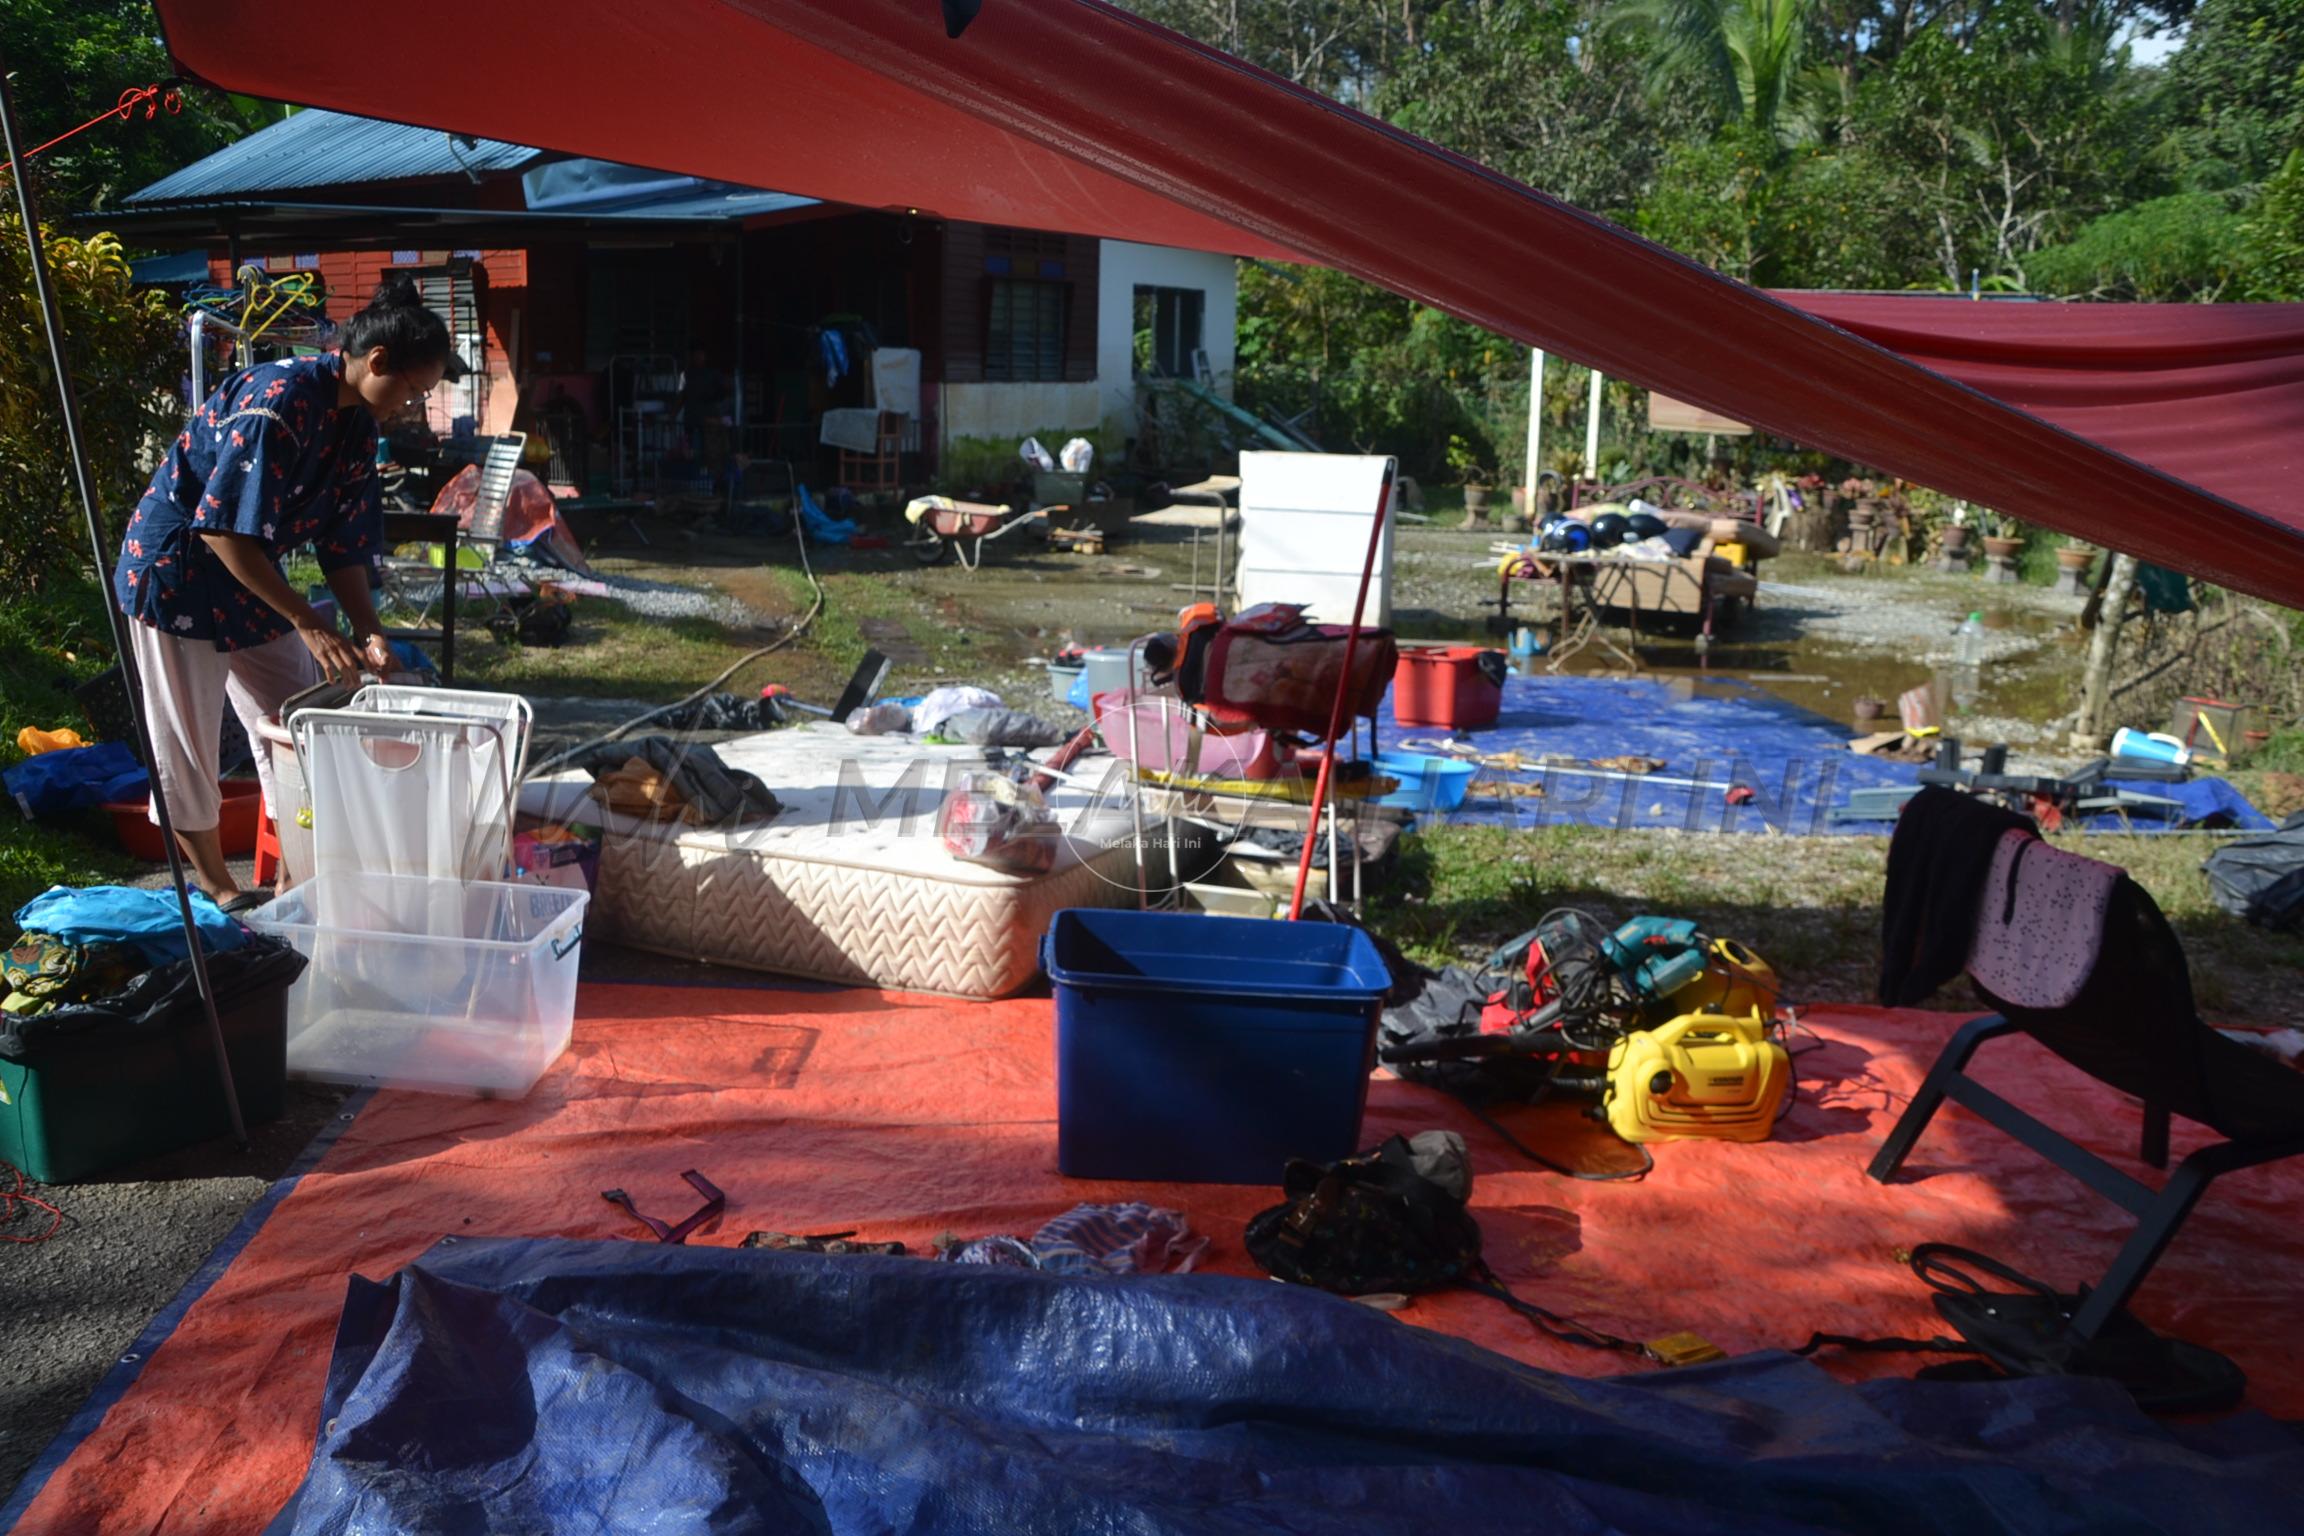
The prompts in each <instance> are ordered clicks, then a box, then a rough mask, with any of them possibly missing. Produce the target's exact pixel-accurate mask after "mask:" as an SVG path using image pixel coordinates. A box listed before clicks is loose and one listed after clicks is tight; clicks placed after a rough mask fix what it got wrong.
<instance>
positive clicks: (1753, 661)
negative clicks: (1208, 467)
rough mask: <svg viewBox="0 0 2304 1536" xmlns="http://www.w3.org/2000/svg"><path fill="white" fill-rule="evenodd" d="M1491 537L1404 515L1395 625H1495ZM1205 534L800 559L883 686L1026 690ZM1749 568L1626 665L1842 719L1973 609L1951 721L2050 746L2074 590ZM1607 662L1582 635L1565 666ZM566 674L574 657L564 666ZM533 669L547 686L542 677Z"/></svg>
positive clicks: (788, 571)
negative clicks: (1739, 595)
mask: <svg viewBox="0 0 2304 1536" xmlns="http://www.w3.org/2000/svg"><path fill="white" fill-rule="evenodd" d="M1497 537H1498V536H1497V535H1495V534H1493V533H1485V532H1464V531H1459V530H1455V529H1433V528H1416V527H1409V528H1404V529H1402V530H1401V532H1400V534H1399V536H1398V542H1397V546H1396V550H1395V566H1394V598H1393V617H1392V623H1393V628H1394V629H1395V630H1396V631H1397V632H1398V633H1399V634H1400V636H1401V638H1403V639H1404V640H1439V639H1455V640H1473V639H1477V640H1484V641H1489V642H1498V641H1500V639H1501V633H1502V632H1501V631H1500V630H1499V629H1498V628H1497V627H1496V625H1495V624H1494V621H1493V613H1494V603H1495V598H1496V585H1497V584H1496V580H1495V577H1494V575H1493V570H1494V565H1495V556H1494V555H1493V554H1491V553H1490V544H1491V543H1492V542H1493V541H1494V540H1495V539H1496V538H1497ZM1212 540H1213V535H1212V534H1210V535H1205V536H1203V537H1201V539H1200V540H1199V542H1198V547H1197V548H1196V547H1195V541H1194V536H1193V535H1192V534H1191V533H1190V532H1189V531H1187V530H1181V529H1145V530H1140V531H1138V532H1136V533H1134V534H1133V535H1132V536H1131V537H1130V539H1129V540H1128V541H1127V542H1126V543H1124V544H1117V545H1115V546H1114V547H1113V548H1112V550H1111V552H1110V553H1108V554H1105V555H1101V556H1095V555H1077V554H1071V553H1067V552H1062V551H1058V550H1055V549H1052V548H1049V547H1047V546H1045V545H1041V544H1038V543H1036V542H1027V540H1026V538H1024V537H1019V538H1018V539H1017V540H1014V541H1010V542H1007V543H1004V544H996V545H993V546H990V547H989V548H988V550H987V552H986V555H985V558H984V563H983V565H982V566H981V568H979V569H977V570H974V571H968V570H964V569H962V568H961V567H959V566H958V565H955V564H946V565H941V566H936V567H930V568H925V569H923V568H920V567H918V566H917V565H915V564H914V563H913V562H912V560H911V559H910V557H909V556H908V554H907V553H906V552H905V551H904V550H903V549H902V548H901V547H891V548H888V549H884V550H862V551H847V550H836V549H820V550H818V551H816V552H815V556H814V564H815V567H816V569H817V570H818V572H819V573H820V574H821V575H822V576H823V577H824V579H825V581H826V583H827V585H828V587H829V588H830V590H831V593H832V596H833V609H834V613H833V615H832V617H833V620H834V627H836V628H841V629H845V628H847V627H849V626H853V627H854V628H855V629H856V630H857V632H858V633H860V635H861V638H862V641H863V643H867V644H870V645H872V646H873V647H875V648H876V649H879V650H880V651H882V652H884V653H885V654H887V655H889V656H890V657H891V658H892V659H893V660H894V661H895V663H896V668H895V672H894V674H893V675H892V677H891V680H890V681H891V685H892V686H893V687H896V688H898V689H899V690H902V691H916V690H917V689H918V688H920V687H923V686H928V685H932V684H934V683H937V682H958V681H967V682H978V683H984V684H986V685H988V686H993V687H996V688H997V687H1001V686H1002V685H1006V687H1007V688H1009V689H1014V690H1016V693H1017V697H1019V698H1026V697H1030V696H1032V688H1031V683H1032V681H1033V680H1034V679H1036V678H1037V676H1038V674H1037V672H1036V671H1035V670H1034V664H1036V663H1037V662H1039V661H1040V660H1042V659H1044V658H1045V657H1047V656H1048V655H1050V654H1051V653H1053V652H1054V651H1056V650H1059V649H1061V648H1062V647H1063V646H1065V645H1066V644H1073V643H1077V644H1081V645H1103V644H1112V643H1117V642H1122V641H1125V640H1128V639H1130V638H1132V637H1134V636H1137V635H1141V634H1146V633H1149V632H1152V631H1154V630H1158V629H1161V628H1164V627H1169V625H1170V621H1172V620H1173V618H1174V615H1175V613H1176V610H1177V609H1178V608H1179V607H1181V606H1183V605H1184V604H1185V603H1187V602H1189V601H1191V600H1192V597H1193V594H1194V590H1195V574H1196V569H1197V575H1198V579H1199V583H1200V591H1201V594H1202V595H1203V596H1205V595H1206V589H1207V587H1208V586H1210V585H1212V584H1213V580H1214V575H1215V562H1216V556H1215V550H1214V546H1213V542H1212ZM763 554H765V556H766V559H765V561H763V560H762V558H761V557H762V555H763ZM598 563H599V564H600V566H601V567H602V569H603V570H605V571H609V572H612V573H614V574H615V575H617V576H618V577H620V578H637V579H642V580H650V581H657V582H666V583H673V582H681V581H687V582H691V583H693V582H696V581H697V580H698V579H699V578H701V579H702V580H704V581H706V582H709V583H710V584H711V585H712V586H713V587H714V588H716V589H718V590H719V591H720V592H722V593H725V594H727V595H728V596H730V597H732V598H735V599H737V600H739V601H740V602H741V603H742V604H743V605H744V607H745V608H746V609H747V610H748V611H749V612H751V613H752V614H753V615H755V616H756V620H755V623H756V627H757V628H759V629H760V630H762V631H763V632H765V631H767V630H771V629H772V628H773V626H774V625H775V624H776V623H778V622H780V621H788V620H789V619H790V618H791V616H792V615H793V614H794V613H795V612H796V611H797V610H798V608H799V607H800V606H802V603H801V601H800V600H801V599H804V598H805V596H806V594H807V587H806V584H805V581H804V580H803V579H801V577H800V575H799V572H798V570H797V569H796V562H795V561H794V559H793V555H792V551H791V548H790V546H789V544H788V543H787V542H784V541H772V542H768V543H766V544H765V545H763V544H761V543H760V542H757V541H742V542H740V541H736V540H729V539H722V538H717V537H705V538H694V539H684V538H681V537H680V536H678V535H677V534H660V535H659V536H658V544H657V546H656V547H655V548H652V549H648V550H640V549H630V550H615V551H607V552H602V553H601V554H600V555H599V556H598ZM1763 578H1764V584H1763V588H1762V592H1761V598H1760V601H1759V603H1758V604H1757V605H1756V606H1755V607H1754V608H1753V609H1752V610H1751V611H1750V612H1749V613H1748V614H1747V615H1746V616H1745V617H1744V619H1743V620H1742V622H1741V623H1739V624H1738V625H1736V626H1735V627H1734V628H1733V629H1730V630H1726V631H1723V632H1722V633H1721V634H1720V635H1719V636H1718V637H1717V638H1716V641H1715V643H1714V644H1713V645H1712V647H1711V649H1710V652H1709V654H1708V655H1700V654H1699V652H1698V649H1697V647H1696V645H1695V644H1694V641H1693V636H1692V634H1691V633H1690V632H1689V631H1688V629H1687V628H1686V627H1685V626H1682V627H1680V628H1678V629H1673V628H1665V629H1663V630H1660V631H1657V632H1653V633H1648V634H1645V635H1643V636H1642V637H1641V639H1640V640H1639V642H1638V643H1637V644H1636V646H1635V647H1634V649H1635V650H1636V651H1637V654H1638V655H1639V658H1640V661H1641V663H1642V665H1643V666H1644V667H1645V668H1647V669H1648V670H1651V671H1653V672H1656V673H1659V674H1663V675H1674V674H1693V675H1700V676H1710V677H1717V678H1724V679H1742V680H1747V681H1750V682H1752V683H1754V684H1756V685H1758V686H1760V687H1762V688H1765V689H1767V690H1768V691H1770V692H1772V693H1776V694H1780V695H1782V696H1783V697H1785V698H1787V699H1789V700H1791V701H1792V702H1794V703H1796V704H1799V705H1801V706H1803V707H1805V708H1809V709H1813V710H1815V711H1817V712H1818V713H1820V714H1824V715H1828V716H1831V717H1833V718H1835V719H1851V718H1852V717H1853V713H1854V709H1855V705H1856V703H1857V701H1858V700H1859V699H1865V698H1871V699H1878V700H1882V701H1885V702H1889V703H1891V704H1892V703H1893V701H1894V699H1895V698H1896V696H1897V695H1898V694H1900V693H1902V692H1903V691H1904V690H1906V689H1908V688H1911V687H1914V686H1916V685H1919V684H1923V683H1926V682H1928V681H1929V679H1930V676H1931V673H1932V672H1933V671H1935V670H1936V669H1937V668H1939V667H1942V666H1944V665H1946V664H1948V663H1949V662H1950V660H1951V654H1952V634H1953V631H1954V629H1955V628H1957V627H1958V625H1959V623H1960V621H1961V620H1962V619H1963V618H1965V617H1966V616H1967V615H1968V613H1970V612H1971V611H1980V612H1981V613H1982V614H1983V615H1984V624H1985V627H1986V630H1987V632H1988V642H1987V648H1986V650H1987V660H1986V665H1985V667H1984V669H1983V689H1982V694H1981V697H1980V700H1979V706H1978V708H1977V710H1976V711H1975V712H1974V715H1973V717H1972V718H1968V719H1964V720H1962V721H1960V722H1958V724H1959V727H1960V728H1961V729H1962V731H1963V732H1964V734H1965V735H1966V736H1967V737H1968V739H1970V740H1971V741H2007V742H2009V743H2010V744H2011V745H2013V746H2016V747H2018V748H2019V749H2027V748H2028V749H2031V750H2032V751H2034V752H2038V753H2043V754H2045V755H2046V756H2047V757H2048V758H2051V759H2054V758H2056V756H2057V754H2056V752H2055V750H2054V748H2055V746H2056V736H2055V733H2053V732H2052V731H2051V730H2050V723H2051V722H2052V721H2053V720H2054V718H2055V717H2056V716H2058V715H2060V714H2062V713H2064V712H2065V711H2066V710H2068V709H2069V708H2070V707H2071V704H2072V697H2071V695H2072V694H2073V692H2074V690H2075V688H2076V679H2077V676H2078V671H2079V665H2080V653H2081V646H2082V641H2081V638H2080V635H2079V632H2078V629H2077V625H2076V620H2077V618H2078V615H2079V610H2080V602H2079V599H2077V598H2070V597H2058V596H2056V595H2054V594H2052V593H2050V592H2049V591H2047V590H2046V589H2044V588H2039V587H2028V586H2003V587H1988V586H1985V585H1984V584H1983V583H1981V582H1979V581H1977V580H1975V579H1973V578H1971V577H1962V576H1946V575H1940V574H1936V573H1933V572H1917V571H1906V570H1895V571H1887V572H1883V573H1881V574H1877V575H1856V576H1852V575H1847V574H1844V573H1843V572H1842V571H1841V570H1840V569H1839V567H1838V564H1837V562H1835V561H1830V560H1826V559H1823V558H1821V557H1806V556H1788V557H1785V558H1784V559H1781V560H1778V561H1775V562H1771V563H1770V564H1769V565H1767V566H1766V567H1764V569H1763ZM1532 599H1533V600H1535V601H1537V602H1539V603H1540V602H1541V594H1540V593H1539V592H1538V591H1537V590H1536V589H1535V588H1533V587H1531V586H1529V585H1527V584H1521V585H1520V586H1518V587H1517V588H1516V590H1515V595H1514V605H1515V606H1514V622H1515V623H1516V624H1517V623H1522V622H1532V623H1533V624H1534V626H1535V627H1536V628H1537V629H1538V630H1539V631H1544V630H1546V629H1547V628H1548V626H1547V625H1546V623H1545V618H1546V617H1547V615H1546V614H1545V612H1544V611H1543V610H1542V609H1541V607H1537V608H1534V609H1531V608H1530V607H1529V606H1528V605H1529V604H1530V602H1531V600H1532ZM842 610H846V612H845V613H843V612H842ZM1539 665H1540V664H1539ZM1616 665H1617V664H1616V663H1615V662H1614V661H1613V659H1612V658H1609V657H1607V656H1606V655H1605V654H1604V653H1602V652H1601V651H1599V649H1598V648H1597V647H1594V648H1591V649H1589V650H1587V652H1586V653H1585V654H1584V655H1582V656H1580V657H1578V658H1576V659H1575V660H1574V661H1572V662H1571V663H1570V664H1569V666H1568V668H1567V669H1568V670H1570V671H1583V670H1605V669H1609V668H1612V667H1615V666H1616ZM846 666H847V659H846V657H845V656H844V654H843V649H842V648H841V647H840V646H838V645H836V644H835V645H829V646H827V645H812V646H806V647H801V648H799V649H798V650H796V651H795V652H793V653H790V654H787V655H784V656H780V657H779V658H777V659H776V660H775V661H774V662H771V663H764V664H763V668H762V669H763V670H764V671H768V672H773V673H775V674H776V675H777V680H779V681H785V682H787V683H789V684H790V685H791V686H794V687H795V688H796V689H799V688H803V687H807V688H815V689H818V690H824V689H834V690H836V688H837V686H838V682H839V680H840V679H841V678H842V677H843V676H844V675H845V671H846ZM580 675H581V668H578V667H571V669H570V675H569V681H571V682H573V681H576V680H577V678H578V677H579V676H580ZM707 675H709V674H707ZM703 680H704V679H703V678H702V677H699V678H698V679H697V681H698V682H702V681H703ZM537 683H538V685H539V686H540V688H542V689H544V690H546V691H553V692H558V691H562V690H560V689H555V688H552V687H551V680H550V679H545V678H539V679H537Z"/></svg>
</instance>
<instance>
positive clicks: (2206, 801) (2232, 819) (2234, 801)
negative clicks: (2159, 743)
mask: <svg viewBox="0 0 2304 1536" xmlns="http://www.w3.org/2000/svg"><path fill="white" fill-rule="evenodd" d="M2104 782H2105V784H2106V785H2107V786H2108V787H2109V788H2112V789H2125V790H2128V791H2130V792H2131V793H2133V794H2139V795H2158V796H2159V797H2160V798H2161V799H2163V800H2173V801H2175V802H2176V803H2177V804H2178V805H2179V806H2180V807H2181V809H2180V810H2178V811H2176V812H2174V813H2173V814H2172V815H2170V816H2169V817H2167V818H2165V820H2166V822H2167V824H2168V825H2169V826H2171V827H2200V826H2218V827H2234V828H2237V829H2239V830H2240V831H2243V832H2268V831H2270V830H2271V829H2272V818H2271V817H2269V816H2267V815H2265V814H2264V813H2263V812H2262V811H2260V810H2258V809H2256V807H2255V806H2254V805H2252V804H2250V803H2249V800H2248V797H2247V796H2246V795H2244V794H2242V793H2240V791H2239V790H2237V789H2235V788H2233V787H2232V785H2231V784H2230V783H2228V782H2227V781H2225V780H2223V779H2187V780H2185V781H2184V782H2183V783H2181V784H2158V783H2154V782H2152V781H2150V780H2148V779H2107V780H2105V781H2104ZM2152 819H2153V818H2152V814H2151V812H2150V811H2148V810H2147V811H2130V812H2128V813H2127V814H2126V816H2125V818H2123V816H2122V814H2121V813H2119V812H2117V811H2104V812H2099V813H2097V814H2096V815H2093V816H2088V817H2084V818H2082V820H2081V823H2080V824H2081V825H2082V826H2084V827H2090V828H2094V829H2095V830H2097V831H2119V830H2120V829H2121V828H2122V826H2123V825H2124V824H2125V823H2134V824H2135V825H2136V827H2137V830H2139V831H2142V830H2145V829H2146V827H2147V826H2148V824H2149V823H2150V822H2151V820H2152Z"/></svg>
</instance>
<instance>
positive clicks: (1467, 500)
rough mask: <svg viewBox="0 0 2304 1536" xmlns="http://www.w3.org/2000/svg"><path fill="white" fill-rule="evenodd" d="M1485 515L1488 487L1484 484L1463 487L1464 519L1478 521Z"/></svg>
mask: <svg viewBox="0 0 2304 1536" xmlns="http://www.w3.org/2000/svg"><path fill="white" fill-rule="evenodd" d="M1487 515H1488V487H1486V486H1484V485H1467V486H1466V487H1464V516H1465V519H1466V521H1468V522H1478V521H1479V520H1480V519H1482V518H1484V517H1486V516H1487Z"/></svg>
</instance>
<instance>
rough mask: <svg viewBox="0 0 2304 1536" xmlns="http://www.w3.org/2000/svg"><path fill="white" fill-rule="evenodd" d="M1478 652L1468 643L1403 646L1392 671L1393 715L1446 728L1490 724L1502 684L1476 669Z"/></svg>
mask: <svg viewBox="0 0 2304 1536" xmlns="http://www.w3.org/2000/svg"><path fill="white" fill-rule="evenodd" d="M1482 654H1483V653H1482V650H1481V648H1480V647H1479V646H1473V645H1449V646H1436V647H1432V648H1429V649H1423V650H1404V651H1402V652H1401V653H1400V665H1399V666H1398V667H1397V668H1396V669H1395V670H1394V671H1393V673H1392V717H1393V718H1394V719H1395V720H1398V721H1399V722H1400V723H1401V724H1402V725H1427V726H1434V725H1436V726H1439V727H1441V728H1443V729H1445V730H1451V731H1469V730H1474V729H1477V728H1478V727H1480V726H1483V725H1494V724H1495V723H1496V712H1497V711H1498V710H1499V709H1501V708H1502V707H1503V704H1504V688H1503V685H1502V684H1500V683H1497V682H1494V681H1492V680H1491V679H1490V678H1489V676H1488V674H1487V673H1485V672H1483V671H1481V670H1480V665H1479V659H1480V656H1481V655H1482Z"/></svg>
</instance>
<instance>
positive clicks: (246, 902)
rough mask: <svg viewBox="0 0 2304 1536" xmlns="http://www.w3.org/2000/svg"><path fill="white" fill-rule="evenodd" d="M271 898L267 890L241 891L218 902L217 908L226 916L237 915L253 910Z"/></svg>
mask: <svg viewBox="0 0 2304 1536" xmlns="http://www.w3.org/2000/svg"><path fill="white" fill-rule="evenodd" d="M271 899H272V893H271V892H270V891H267V890H263V889H257V890H253V891H242V892H241V893H240V894H239V895H237V896H235V897H233V898H232V899H231V900H230V901H227V902H222V903H219V904H218V907H217V910H218V911H220V912H222V913H223V914H224V915H225V916H227V917H237V916H239V915H240V914H241V913H243V912H253V911H255V910H256V909H257V908H258V907H260V906H262V905H264V903H266V902H268V901H270V900H271Z"/></svg>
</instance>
